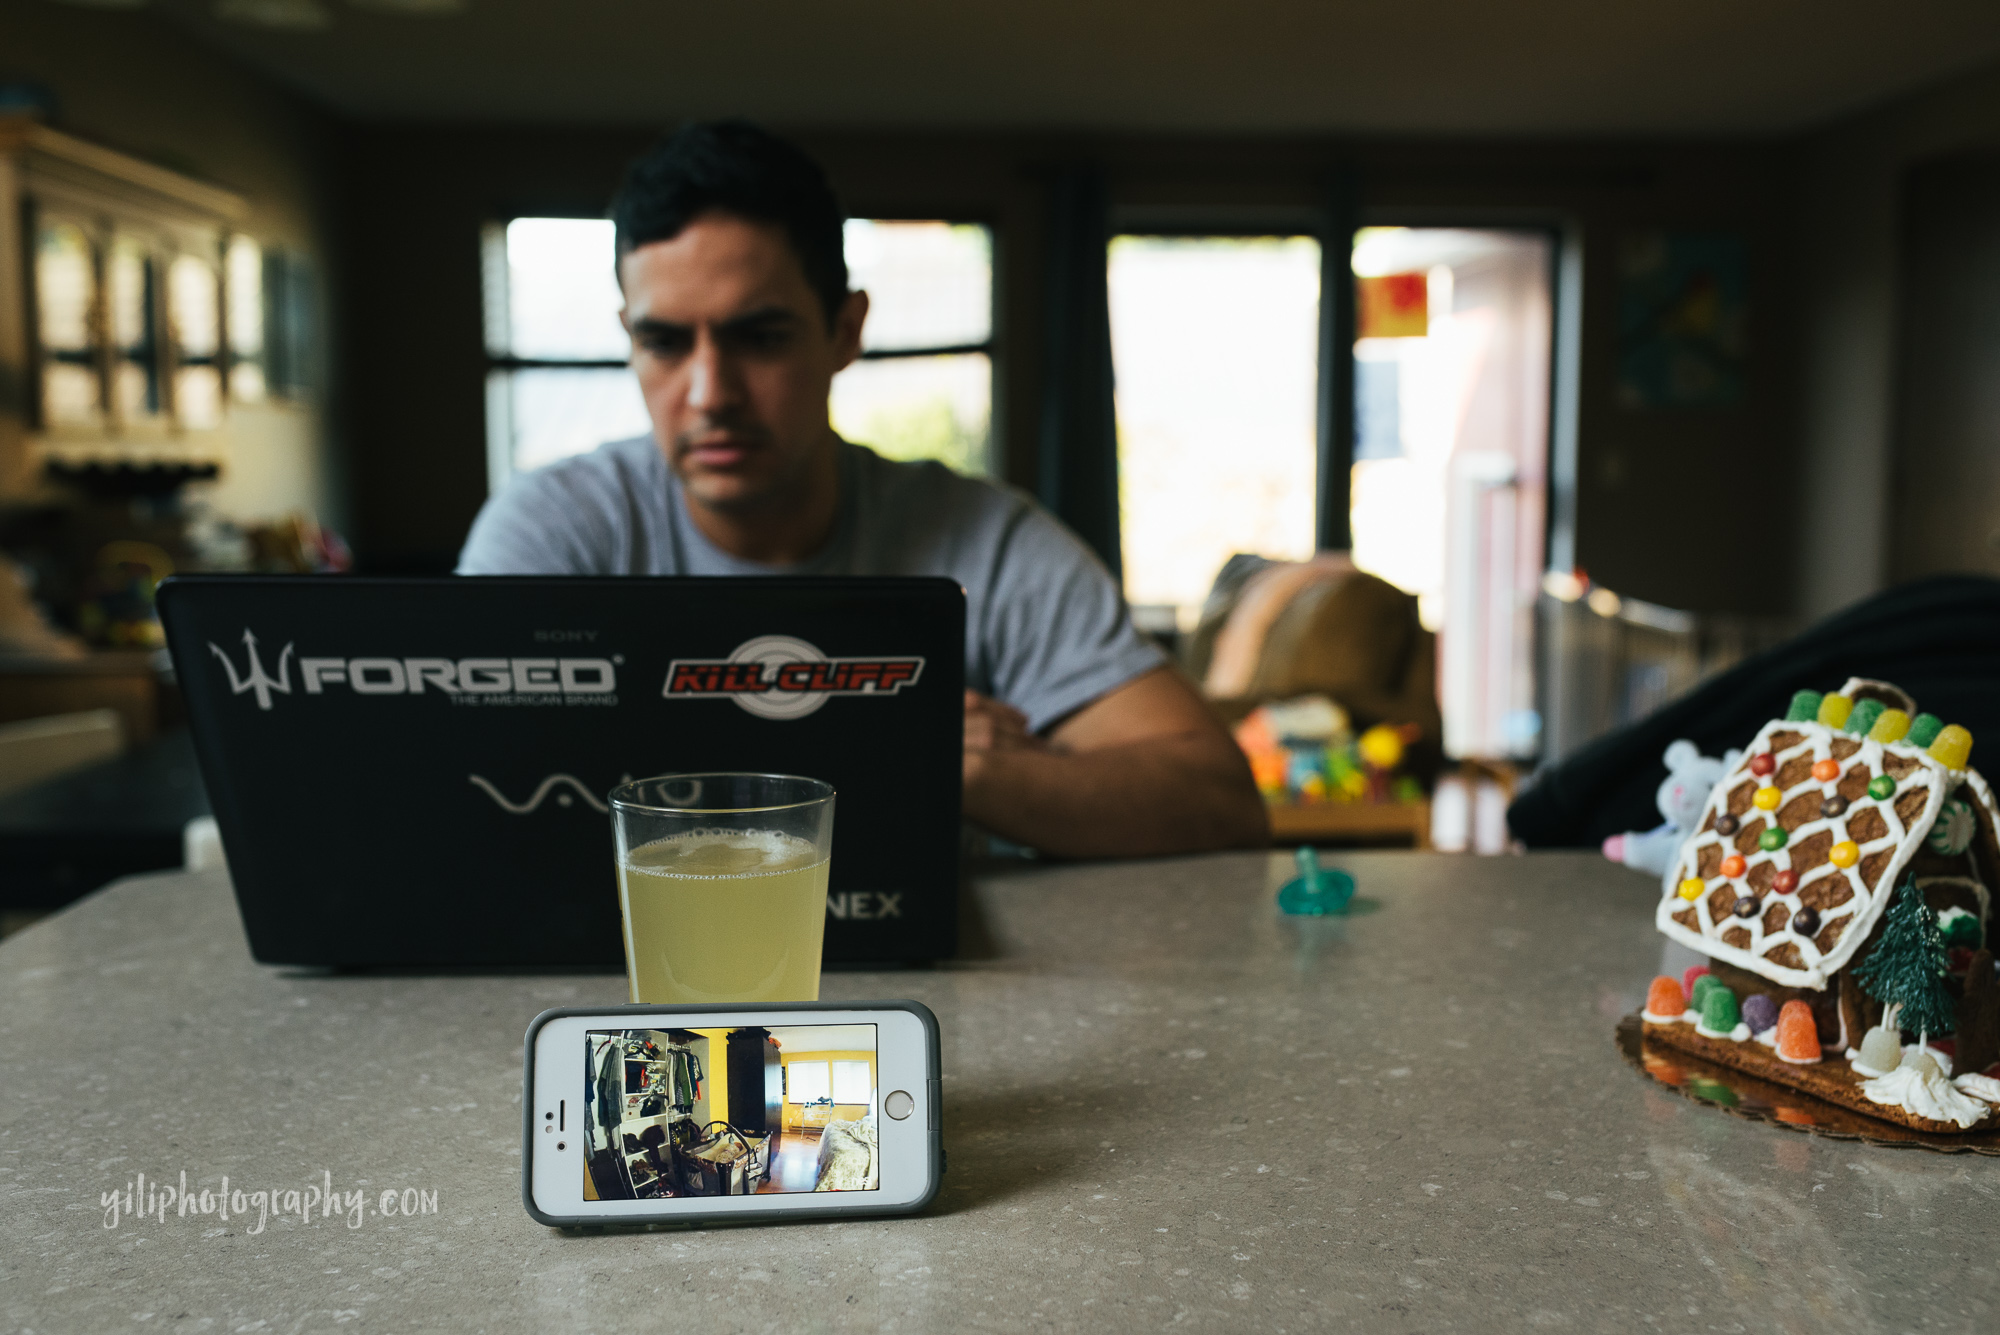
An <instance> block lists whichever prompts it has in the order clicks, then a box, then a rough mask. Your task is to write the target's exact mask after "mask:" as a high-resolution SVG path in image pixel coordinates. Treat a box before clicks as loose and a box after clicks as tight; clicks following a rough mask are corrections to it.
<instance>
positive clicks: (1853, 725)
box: [1841, 700, 1882, 737]
mask: <svg viewBox="0 0 2000 1335" xmlns="http://www.w3.org/2000/svg"><path fill="white" fill-rule="evenodd" d="M1880 717H1882V702H1881V701H1880V700H1863V701H1862V702H1861V703H1860V704H1858V705H1856V706H1854V712H1853V713H1851V714H1849V715H1848V716H1847V722H1846V723H1845V724H1844V725H1842V727H1841V731H1842V732H1851V733H1853V734H1854V735H1855V736H1856V737H1866V736H1867V735H1868V730H1869V729H1870V728H1872V727H1874V726H1875V720H1876V719H1878V718H1880Z"/></svg>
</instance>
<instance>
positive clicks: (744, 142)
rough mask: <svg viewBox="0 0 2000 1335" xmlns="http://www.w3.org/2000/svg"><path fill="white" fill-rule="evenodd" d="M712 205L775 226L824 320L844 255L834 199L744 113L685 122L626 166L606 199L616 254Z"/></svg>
mask: <svg viewBox="0 0 2000 1335" xmlns="http://www.w3.org/2000/svg"><path fill="white" fill-rule="evenodd" d="M711 211H714V212H719V213H729V214H734V215H735V216H737V217H739V218H744V219H747V220H749V221H751V222H760V223H774V224H776V225H777V226H779V227H782V228H784V230H785V238H786V239H787V240H788V241H790V242H791V245H792V250H793V251H794V253H796V254H797V255H798V257H799V267H800V268H802V269H804V270H805V275H806V282H807V283H808V284H810V285H811V287H812V290H813V291H814V293H816V294H817V295H818V297H819V300H820V305H822V306H823V307H825V308H826V322H827V327H828V328H831V327H832V326H833V320H834V316H835V315H836V314H838V313H839V311H840V306H841V303H842V302H843V301H845V300H846V299H847V256H846V252H845V249H844V247H843V245H842V242H841V223H842V221H843V219H842V216H841V212H840V202H839V201H838V200H836V199H835V198H834V196H833V187H832V186H830V185H828V184H827V180H826V173H825V172H823V171H821V170H820V166H819V164H818V163H817V162H814V161H813V160H812V159H811V158H809V157H807V156H806V155H805V154H804V153H803V152H801V151H800V150H799V149H798V148H797V147H796V146H794V145H792V144H790V143H787V142H786V141H785V140H783V139H780V138H778V136H776V135H774V134H772V133H771V132H770V131H769V130H765V129H763V128H761V127H759V126H756V125H752V124H751V123H750V122H749V121H743V120H726V121H697V122H695V123H693V124H691V125H684V126H682V127H681V128H680V129H678V130H676V131H674V132H673V133H672V134H669V135H665V136H663V137H662V138H661V139H660V140H659V141H658V142H657V143H655V144H654V145H653V146H652V147H651V148H649V149H647V150H646V151H645V152H644V153H642V154H640V155H639V157H638V158H636V159H634V161H633V163H632V165H631V166H630V167H627V168H626V169H625V180H624V181H623V183H621V184H620V185H619V187H618V194H617V196H616V197H615V198H613V199H612V201H611V221H612V223H613V224H614V225H615V226H616V227H617V229H618V258H619V259H621V260H622V259H624V258H625V256H627V255H628V254H630V253H631V252H632V251H634V250H636V249H638V248H639V247H640V246H643V245H647V244H649V243H651V242H654V241H671V240H672V239H673V238H675V237H677V236H679V235H680V234H681V232H682V230H683V229H684V228H686V227H687V225H688V224H689V223H691V222H693V221H694V220H695V219H696V218H698V217H700V216H701V215H702V214H704V213H708V212H711Z"/></svg>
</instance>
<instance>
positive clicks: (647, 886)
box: [611, 774, 833, 1005]
mask: <svg viewBox="0 0 2000 1335" xmlns="http://www.w3.org/2000/svg"><path fill="white" fill-rule="evenodd" d="M611 828H612V837H613V839H614V841H615V843H616V845H617V850H618V899H619V906H620V907H621V908H622V909H623V910H624V915H625V973H626V977H627V978H628V980H629V981H630V984H631V993H632V1000H633V1001H644V1002H655V1003H663V1004H702V1005H712V1004H720V1003H725V1002H727V1003H735V1002H763V1001H817V1000H819V954H820V941H821V938H822V937H823V936H824V935H825V932H826V877H827V870H828V868H829V867H830V866H831V865H832V861H831V859H832V854H833V785H832V784H828V783H822V782H820V781H819V780H818V779H802V778H798V777H795V776H793V775H789V774H665V775H661V776H660V777H658V778H653V779H640V780H638V781H637V782H636V783H628V784H624V785H621V786H620V787H617V788H614V789H612V790H611Z"/></svg>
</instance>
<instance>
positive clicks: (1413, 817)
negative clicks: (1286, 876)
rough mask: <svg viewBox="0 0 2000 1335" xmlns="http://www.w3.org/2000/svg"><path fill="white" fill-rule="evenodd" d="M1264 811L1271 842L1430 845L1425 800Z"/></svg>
mask: <svg viewBox="0 0 2000 1335" xmlns="http://www.w3.org/2000/svg"><path fill="white" fill-rule="evenodd" d="M1267 810H1268V811H1269V812H1270V815H1271V840H1272V842H1273V843H1279V844H1403V845H1405V846H1407V847H1410V848H1429V847H1430V846H1431V804H1430V803H1429V802H1388V803H1382V804H1379V805H1378V804H1374V803H1367V802H1315V803H1307V804H1301V805H1298V806H1292V805H1283V806H1273V807H1269V808H1267Z"/></svg>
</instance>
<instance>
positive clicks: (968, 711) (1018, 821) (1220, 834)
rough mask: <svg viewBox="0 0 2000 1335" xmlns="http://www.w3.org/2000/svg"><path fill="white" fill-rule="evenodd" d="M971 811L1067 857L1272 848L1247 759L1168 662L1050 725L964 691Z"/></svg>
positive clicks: (990, 825)
mask: <svg viewBox="0 0 2000 1335" xmlns="http://www.w3.org/2000/svg"><path fill="white" fill-rule="evenodd" d="M965 814H966V816H967V817H968V818H969V819H970V820H972V821H974V822H976V823H977V824H979V825H982V826H984V827H985V828H986V829H989V830H991V831H993V832H994V833H995V834H998V835H1002V836H1004V837H1005V838H1008V839H1011V840H1013V841H1015V842H1016V843H1020V844H1026V845H1028V846H1029V847H1032V848H1037V849H1040V850H1041V851H1043V852H1045V853H1052V854H1055V855H1057V856H1059V857H1146V856H1155V855H1159V854H1166V853H1191V852H1200V851H1204V850H1208V849H1215V848H1245V847H1255V846H1258V845H1262V844H1264V843H1266V842H1267V841H1268V840H1269V838H1270V826H1269V823H1268V821H1267V819H1266V817H1265V814H1264V802H1263V799H1262V798H1261V797H1259V796H1258V794H1257V789H1256V786H1255V784H1253V783H1252V782H1251V779H1250V766H1249V763H1248V762H1247V761H1245V760H1244V758H1243V753H1242V752H1241V751H1240V750H1238V749H1237V746H1236V743H1235V742H1234V741H1233V740H1232V739H1231V738H1230V736H1229V734H1228V733H1227V732H1225V731H1223V729H1222V726H1221V725H1220V724H1219V723H1217V722H1216V721H1215V718H1214V716H1213V715H1212V714H1210V713H1209V710H1208V706H1207V705H1205V704H1204V703H1203V702H1202V700H1201V697H1200V696H1198V695H1196V694H1195V692H1194V689H1193V688H1192V687H1191V686H1189V685H1188V683H1187V682H1186V681H1185V680H1184V679H1183V678H1182V677H1181V676H1180V674H1179V673H1177V672H1175V671H1174V670H1173V669H1171V668H1159V669H1157V670H1155V671H1153V672H1149V673H1147V674H1146V675H1144V676H1142V677H1138V678H1135V679H1134V680H1132V681H1129V682H1127V683H1126V684H1125V685H1123V686H1120V687H1118V688H1117V689H1116V690H1114V691H1111V692H1110V693H1108V694H1106V695H1104V696H1101V697H1100V698H1098V699H1096V700H1094V701H1092V702H1091V703H1090V704H1088V705H1085V706H1084V707H1083V708H1082V709H1079V710H1078V711H1077V712H1076V713H1074V714H1072V715H1070V716H1069V717H1068V718H1066V719H1064V720H1063V721H1062V722H1060V723H1058V724H1057V725H1056V726H1055V727H1054V728H1053V729H1051V730H1050V732H1049V735H1048V737H1047V738H1046V739H1044V738H1041V737H1037V736H1036V735H1035V734H1033V733H1031V732H1030V731H1028V721H1027V719H1026V718H1025V717H1024V716H1023V715H1022V714H1021V712H1020V711H1019V710H1017V709H1014V708H1011V707H1010V706H1007V705H1004V704H1001V703H1000V702H998V701H996V700H991V699H988V698H987V697H986V696H983V695H980V694H978V693H977V692H975V691H967V692H966V693H965Z"/></svg>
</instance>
